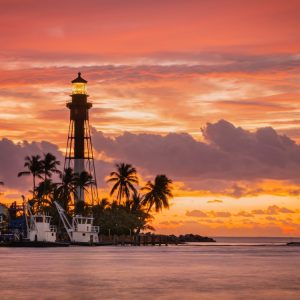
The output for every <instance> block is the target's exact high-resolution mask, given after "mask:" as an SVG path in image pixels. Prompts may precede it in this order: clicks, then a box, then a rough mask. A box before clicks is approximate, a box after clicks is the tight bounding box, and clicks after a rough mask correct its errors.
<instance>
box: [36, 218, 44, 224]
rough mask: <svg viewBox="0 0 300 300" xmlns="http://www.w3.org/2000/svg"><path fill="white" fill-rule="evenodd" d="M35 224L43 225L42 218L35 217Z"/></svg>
mask: <svg viewBox="0 0 300 300" xmlns="http://www.w3.org/2000/svg"><path fill="white" fill-rule="evenodd" d="M35 221H36V222H37V223H43V217H35Z"/></svg>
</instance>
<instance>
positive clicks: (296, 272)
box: [0, 239, 300, 300]
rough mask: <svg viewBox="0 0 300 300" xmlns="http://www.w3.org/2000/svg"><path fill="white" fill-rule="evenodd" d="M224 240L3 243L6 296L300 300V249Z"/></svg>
mask: <svg viewBox="0 0 300 300" xmlns="http://www.w3.org/2000/svg"><path fill="white" fill-rule="evenodd" d="M285 241H286V240H283V242H285ZM287 241H289V240H287ZM220 243H223V244H224V243H225V244H226V243H227V245H230V246H228V247H226V246H218V243H217V244H215V245H213V246H212V245H211V246H206V245H203V246H199V244H193V245H189V246H168V247H166V246H161V247H159V246H155V247H152V246H147V247H143V246H141V247H130V246H127V247H121V246H120V247H70V248H44V249H38V248H15V249H14V248H0V263H1V271H0V272H1V273H0V299H1V300H6V299H143V300H146V299H172V300H173V299H197V300H198V299H203V300H205V299H221V300H223V299H224V300H227V299H228V300H229V299H230V300H231V299H260V300H261V299H272V300H276V299H280V300H282V299H297V300H298V299H300V247H287V246H284V245H283V244H282V243H280V242H278V240H275V241H274V240H266V239H264V241H261V240H260V241H257V240H253V239H252V240H250V241H249V240H246V241H245V240H242V241H241V240H240V239H238V240H237V239H235V240H229V241H228V240H227V242H226V239H225V241H224V240H222V239H221V240H220ZM249 244H250V245H249ZM261 244H264V246H261Z"/></svg>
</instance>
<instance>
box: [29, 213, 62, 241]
mask: <svg viewBox="0 0 300 300" xmlns="http://www.w3.org/2000/svg"><path fill="white" fill-rule="evenodd" d="M51 218H52V217H50V216H46V215H43V214H38V215H32V216H31V218H30V227H29V239H30V241H31V242H55V241H56V227H55V226H53V225H50V221H51Z"/></svg>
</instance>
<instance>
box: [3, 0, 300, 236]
mask: <svg viewBox="0 0 300 300" xmlns="http://www.w3.org/2000/svg"><path fill="white" fill-rule="evenodd" d="M299 14H300V2H299V1H297V0H295V1H293V0H287V1H280V0H278V1H277V0H259V1H258V0H252V1H238V0H223V1H221V0H219V1H217V0H210V1H204V0H198V1H192V0H188V1H176V0H170V1H167V0H163V1H155V0H152V1H148V0H145V1H137V0H136V1H130V0H129V1H121V0H110V1H101V0H100V1H96V0H94V1H90V0H88V1H77V0H73V1H68V0H61V1H50V0H45V1H34V0H29V1H26V4H25V3H24V1H21V0H2V1H1V11H0V17H1V18H0V25H1V26H0V37H1V49H0V69H1V78H0V137H1V138H3V139H5V140H2V142H1V145H0V150H1V156H2V158H1V159H0V176H1V177H0V179H1V180H3V181H4V182H5V183H6V185H5V186H4V187H1V189H2V191H3V192H4V195H3V196H2V199H3V200H5V201H10V199H14V198H15V197H19V196H18V195H20V193H22V192H24V191H26V190H27V188H28V184H29V181H28V182H26V180H25V182H24V179H22V182H21V181H18V180H19V179H15V177H14V173H13V172H15V171H16V170H17V169H18V168H20V167H22V160H23V155H24V154H33V153H34V152H36V151H38V149H42V150H44V149H49V148H50V149H53V151H54V152H55V151H58V149H57V148H56V146H55V145H58V147H59V149H61V150H63V148H64V147H65V143H66V134H67V127H68V110H67V109H66V108H65V102H66V101H67V100H68V97H69V96H68V95H69V94H70V81H71V80H72V79H74V78H75V76H76V74H77V72H78V71H81V72H82V74H83V77H84V78H85V79H87V80H88V81H89V84H88V90H89V94H90V99H91V101H92V102H93V103H94V108H93V110H92V111H91V124H92V126H93V128H94V129H93V132H94V139H95V147H96V150H97V151H96V152H97V153H96V154H97V157H98V159H99V160H98V164H97V166H98V168H99V169H98V170H97V171H98V176H99V177H101V178H100V181H101V180H102V181H103V178H104V176H105V175H107V174H108V173H109V171H110V170H111V168H112V163H113V162H115V161H119V160H126V162H129V163H133V164H134V165H135V166H136V167H137V169H138V170H139V171H140V173H141V174H142V177H143V179H144V180H146V179H149V178H150V179H151V178H153V176H154V175H155V174H158V173H166V174H167V175H169V176H170V177H171V178H173V179H174V180H175V186H176V197H175V199H174V200H173V201H172V202H173V204H172V207H171V209H170V210H169V211H166V212H164V213H163V214H162V215H160V216H157V218H156V220H155V224H154V225H155V227H156V228H157V230H158V231H160V232H169V233H171V232H174V233H179V232H190V231H191V232H198V233H200V234H207V235H215V236H217V235H251V236H257V235H260V236H261V235H265V236H266V235H272V236H278V235H300V211H299V210H300V205H299V203H300V200H299V196H298V195H299V193H300V190H299V186H298V185H299V178H300V177H298V175H300V174H298V171H297V170H298V169H300V159H299V158H300V150H299V149H300V148H298V146H297V145H296V144H295V145H292V144H293V143H292V141H291V140H290V139H292V140H294V141H296V142H300V128H299V125H300V121H299V120H300V109H299V97H300V38H299V26H300V24H299V23H300V21H299V20H300V15H299ZM221 119H223V120H226V122H225V121H224V122H223V123H222V122H221V123H218V121H219V120H221ZM207 123H210V124H211V125H210V126H208V127H206V126H207V125H206V124H207ZM230 124H231V125H230ZM239 127H242V128H243V130H241V129H239ZM263 127H272V128H273V129H274V130H273V131H272V130H258V131H257V129H259V128H263ZM201 129H203V132H202V131H201ZM96 131H99V132H96ZM101 132H102V133H103V134H102V133H101ZM145 133H146V134H148V135H146V136H144V135H143V134H145ZM169 133H172V134H171V135H170V134H169ZM203 133H204V135H203ZM150 134H151V135H150ZM185 134H187V135H185ZM282 135H287V136H288V137H289V138H290V139H285V138H284V137H282ZM160 136H162V137H161V138H160ZM222 137H224V139H225V141H224V140H222ZM114 139H116V140H114ZM22 141H26V142H25V143H22ZM41 141H47V142H48V143H42V144H41V143H40V142H41ZM143 141H147V143H148V144H147V145H149V143H150V145H152V148H151V147H150V146H147V147H148V148H149V149H148V148H147V147H144V148H143V147H140V148H139V147H138V146H137V145H140V144H142V143H143ZM32 142H34V143H32ZM35 142H38V143H35ZM18 143H21V144H18ZM129 143H130V144H129ZM227 143H228V144H227ZM133 144H134V145H135V146H134V148H133V150H130V151H128V152H126V151H127V150H126V149H131V148H130V147H129V145H133ZM230 144H234V146H233V148H231V147H230ZM206 145H207V146H206ZM135 149H137V150H136V152H135V151H134V150H135ZM57 153H58V154H57V155H60V158H62V155H61V154H59V152H57ZM132 153H134V155H133V154H132ZM145 153H149V155H150V154H152V156H151V158H149V159H147V158H145V156H146V155H145ZM168 153H170V157H168V159H166V160H163V159H161V157H162V156H163V157H167V156H169V155H168ZM149 155H148V157H149ZM193 162H194V163H193ZM226 162H227V164H226ZM10 164H12V165H13V166H14V167H11V168H9V166H10ZM175 166H176V168H175ZM10 169H11V170H10ZM101 189H102V190H106V189H107V187H106V185H105V184H104V183H102V184H101ZM214 200H219V201H214ZM255 211H256V212H255ZM257 212H259V213H257Z"/></svg>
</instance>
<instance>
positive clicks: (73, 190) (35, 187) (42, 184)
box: [18, 153, 173, 234]
mask: <svg viewBox="0 0 300 300" xmlns="http://www.w3.org/2000/svg"><path fill="white" fill-rule="evenodd" d="M59 165H60V162H59V161H57V160H56V157H55V156H54V155H52V154H51V153H47V154H45V155H44V157H41V156H39V155H33V156H27V157H26V158H25V163H24V168H25V170H24V171H22V172H20V173H19V174H18V176H32V190H31V191H30V192H31V196H30V198H29V199H28V202H29V204H30V205H31V208H32V211H33V212H34V213H37V212H43V213H47V214H49V215H51V216H53V218H54V219H53V221H54V223H55V224H60V221H59V216H58V213H57V211H56V208H55V205H54V201H57V202H58V203H59V204H60V205H61V206H62V207H63V208H64V209H65V211H66V213H67V214H68V215H69V216H70V217H71V216H72V215H74V214H78V213H80V214H83V215H93V217H94V225H98V226H100V231H101V233H102V234H135V233H139V232H140V231H141V230H146V229H148V230H149V229H150V230H153V228H152V227H151V225H150V222H151V219H152V218H153V216H152V215H151V212H152V211H155V212H160V211H161V210H162V209H164V208H168V207H169V199H170V198H172V197H173V196H172V186H171V185H172V180H170V179H169V178H168V177H167V176H166V175H157V176H156V177H155V179H154V181H153V182H151V181H148V182H147V184H146V185H145V186H144V187H141V188H140V187H139V180H138V176H137V171H136V169H135V168H134V167H133V166H132V165H130V164H125V163H120V164H116V170H115V171H113V172H111V173H110V176H109V178H108V180H107V182H108V183H109V184H111V185H112V186H111V191H110V197H111V199H106V198H105V199H96V204H94V205H93V206H91V205H90V204H89V203H83V202H82V201H76V200H77V199H80V198H81V197H80V195H77V193H78V190H84V191H85V193H88V191H89V189H88V187H89V186H90V185H93V184H95V182H94V179H93V178H92V176H91V175H90V174H88V173H87V172H82V173H81V174H77V173H74V172H73V170H72V169H71V168H68V169H66V170H65V171H64V172H63V173H62V172H60V171H59V169H58V168H59ZM54 175H57V176H58V178H59V179H58V180H56V181H58V182H54V179H53V178H54V177H55V176H54ZM78 187H81V189H78ZM74 203H77V205H76V206H74Z"/></svg>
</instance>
